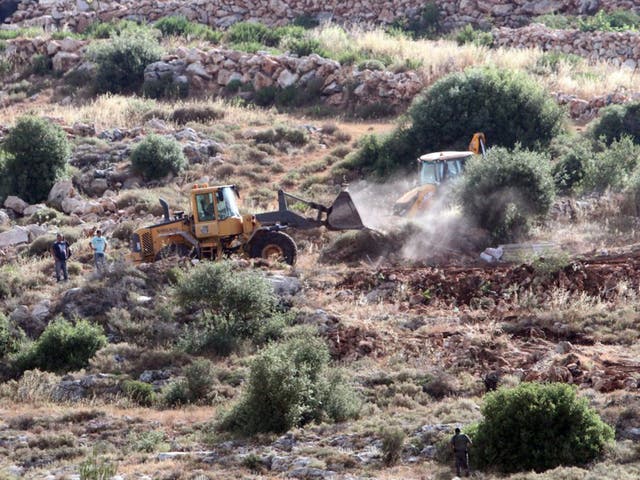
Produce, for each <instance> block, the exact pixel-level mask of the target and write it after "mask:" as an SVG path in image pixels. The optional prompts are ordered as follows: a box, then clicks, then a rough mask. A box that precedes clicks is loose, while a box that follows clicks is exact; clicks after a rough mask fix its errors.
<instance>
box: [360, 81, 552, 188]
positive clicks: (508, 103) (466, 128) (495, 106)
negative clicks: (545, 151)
mask: <svg viewBox="0 0 640 480" xmlns="http://www.w3.org/2000/svg"><path fill="white" fill-rule="evenodd" d="M409 117H410V119H411V125H409V126H405V125H402V126H400V127H398V128H397V129H396V131H394V132H393V133H392V134H390V135H388V136H386V137H384V138H379V139H378V140H376V141H375V142H374V143H371V140H369V144H368V145H367V146H366V148H367V149H368V150H369V152H366V153H365V152H361V153H358V154H357V155H356V158H357V161H358V163H359V164H360V166H361V167H362V168H363V169H364V170H367V171H373V172H376V173H378V174H379V175H387V174H389V173H391V172H392V171H393V170H397V169H398V168H402V167H405V168H406V167H409V166H410V165H412V164H413V163H414V162H415V158H417V157H418V156H419V155H421V154H423V153H425V152H433V151H438V150H447V149H454V150H463V149H466V148H467V145H468V143H469V139H470V138H471V134H472V133H473V132H485V134H486V136H487V138H488V139H489V141H490V142H491V144H493V145H500V146H506V147H509V148H513V147H514V146H515V145H516V144H521V145H522V146H523V147H525V148H538V147H544V146H546V145H547V144H548V143H549V142H550V141H551V140H552V138H553V137H554V136H555V135H557V134H558V133H559V132H560V131H561V120H562V111H561V110H560V108H559V107H558V106H557V105H556V103H555V102H554V101H553V100H552V99H551V98H550V97H548V96H547V95H546V93H545V92H544V90H543V89H541V88H540V87H539V86H538V85H537V84H536V83H535V82H534V81H533V80H532V79H530V78H529V77H527V76H525V75H523V74H521V73H516V72H512V71H503V70H496V69H471V70H467V71H465V72H464V73H456V74H452V75H449V76H447V77H445V78H443V79H442V80H439V81H438V82H436V83H435V84H434V85H433V86H432V87H431V88H429V89H428V90H427V91H426V93H425V94H424V95H423V96H422V98H420V99H418V100H417V101H416V102H415V103H414V104H413V106H412V107H411V109H410V111H409Z"/></svg>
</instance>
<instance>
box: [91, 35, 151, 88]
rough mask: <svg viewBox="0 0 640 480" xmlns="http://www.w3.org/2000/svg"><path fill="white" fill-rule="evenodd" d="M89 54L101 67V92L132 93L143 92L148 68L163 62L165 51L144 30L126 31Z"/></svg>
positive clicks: (98, 81)
mask: <svg viewBox="0 0 640 480" xmlns="http://www.w3.org/2000/svg"><path fill="white" fill-rule="evenodd" d="M89 54H90V57H91V58H92V60H93V61H94V62H95V63H96V65H97V72H96V77H95V89H96V91H97V92H99V93H103V92H111V93H129V92H136V91H138V90H139V89H140V87H141V86H142V84H143V82H144V70H145V68H146V67H147V65H149V64H151V63H153V62H157V61H158V60H160V57H161V55H162V48H161V47H160V46H159V45H158V43H157V41H156V39H155V38H153V36H152V35H151V34H150V33H148V32H146V31H144V30H132V31H129V30H125V31H123V32H121V33H119V34H116V35H115V36H113V37H112V38H111V39H110V40H109V41H108V42H104V43H99V44H97V45H96V46H95V47H93V48H92V49H91V50H90V52H89Z"/></svg>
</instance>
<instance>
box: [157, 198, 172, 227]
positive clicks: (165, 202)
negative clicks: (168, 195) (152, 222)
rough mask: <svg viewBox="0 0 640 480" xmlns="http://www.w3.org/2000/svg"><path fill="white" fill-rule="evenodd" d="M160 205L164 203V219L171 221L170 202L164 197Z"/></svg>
mask: <svg viewBox="0 0 640 480" xmlns="http://www.w3.org/2000/svg"><path fill="white" fill-rule="evenodd" d="M160 205H162V211H163V212H164V221H165V222H170V221H171V217H170V216H169V204H168V203H167V201H166V200H165V199H164V198H161V199H160Z"/></svg>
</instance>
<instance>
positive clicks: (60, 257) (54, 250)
mask: <svg viewBox="0 0 640 480" xmlns="http://www.w3.org/2000/svg"><path fill="white" fill-rule="evenodd" d="M51 255H52V256H53V259H54V260H55V262H56V263H55V267H56V279H57V280H58V282H59V281H61V280H62V279H64V281H65V282H66V281H67V280H69V274H68V273H67V259H68V258H69V257H70V256H71V249H70V248H69V242H67V241H66V240H65V239H64V235H62V234H61V233H58V235H56V241H55V242H54V243H53V245H52V246H51ZM61 277H62V278H61Z"/></svg>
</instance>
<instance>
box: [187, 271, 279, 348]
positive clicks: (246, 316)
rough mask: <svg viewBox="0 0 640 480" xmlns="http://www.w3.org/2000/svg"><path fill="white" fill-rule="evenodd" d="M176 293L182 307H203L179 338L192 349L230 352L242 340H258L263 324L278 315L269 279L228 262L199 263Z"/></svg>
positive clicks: (261, 335)
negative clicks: (195, 320)
mask: <svg viewBox="0 0 640 480" xmlns="http://www.w3.org/2000/svg"><path fill="white" fill-rule="evenodd" d="M175 297H176V300H177V301H178V303H179V304H180V305H181V306H182V307H183V308H190V309H200V310H202V311H203V314H202V315H201V316H200V318H199V319H198V321H197V322H195V323H194V324H193V325H192V326H188V327H186V329H185V332H184V334H183V336H182V338H181V340H180V344H181V347H182V348H183V349H184V350H186V351H187V352H190V353H206V352H210V353H215V354H217V355H228V354H230V353H231V352H233V351H234V350H236V349H237V348H238V346H239V345H240V343H241V342H242V340H245V339H254V340H255V341H257V342H258V343H259V340H260V338H262V337H263V333H264V332H263V328H264V326H265V325H266V324H269V322H270V319H272V317H274V316H277V315H278V313H277V312H276V307H277V299H276V296H275V293H274V291H273V288H272V287H271V285H270V284H269V282H268V281H267V280H266V279H265V278H264V277H263V276H262V275H260V274H256V273H254V272H251V271H242V272H236V271H233V269H232V266H231V264H229V263H227V262H216V263H205V264H201V265H198V266H197V267H196V268H194V269H193V270H191V271H190V272H189V273H188V274H187V275H184V276H182V277H181V278H180V279H179V280H178V282H177V285H176V287H175ZM254 337H255V338H254Z"/></svg>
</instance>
